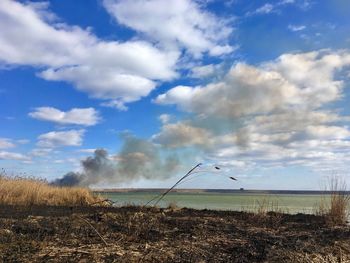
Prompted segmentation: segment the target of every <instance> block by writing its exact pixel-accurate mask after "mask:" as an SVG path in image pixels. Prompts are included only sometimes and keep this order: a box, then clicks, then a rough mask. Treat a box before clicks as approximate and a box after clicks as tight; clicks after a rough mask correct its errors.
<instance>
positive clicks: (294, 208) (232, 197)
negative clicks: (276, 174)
mask: <svg viewBox="0 0 350 263" xmlns="http://www.w3.org/2000/svg"><path fill="white" fill-rule="evenodd" d="M158 194H159V192H127V193H115V192H110V193H102V195H103V196H104V197H106V198H108V199H110V200H112V201H114V202H116V205H118V206H123V205H145V204H146V203H147V202H148V201H149V200H151V199H152V198H153V197H155V196H156V195H158ZM322 199H324V196H322V195H318V194H265V193H261V194H260V193H254V194H252V193H205V192H204V193H169V194H168V195H166V197H165V198H164V199H163V200H162V201H161V202H160V203H159V204H158V205H159V206H160V207H167V206H168V205H169V204H170V203H175V204H176V205H177V206H178V207H188V208H195V209H212V210H235V211H256V210H257V209H259V207H261V206H264V207H266V206H267V207H268V210H274V211H281V212H286V213H292V214H294V213H314V212H315V211H317V208H318V205H319V204H320V202H321V201H322Z"/></svg>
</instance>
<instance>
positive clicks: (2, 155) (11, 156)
mask: <svg viewBox="0 0 350 263" xmlns="http://www.w3.org/2000/svg"><path fill="white" fill-rule="evenodd" d="M0 160H16V161H29V160H30V158H29V157H28V156H25V155H23V154H21V153H14V152H6V151H0Z"/></svg>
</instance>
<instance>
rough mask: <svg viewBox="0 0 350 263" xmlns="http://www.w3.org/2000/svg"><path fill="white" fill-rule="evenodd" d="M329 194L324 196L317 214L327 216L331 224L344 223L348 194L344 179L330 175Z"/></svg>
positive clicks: (349, 201)
mask: <svg viewBox="0 0 350 263" xmlns="http://www.w3.org/2000/svg"><path fill="white" fill-rule="evenodd" d="M326 190H328V191H330V196H326V195H325V196H324V197H323V199H322V200H321V202H320V205H319V209H318V211H317V214H319V215H322V216H324V217H326V218H327V222H328V224H329V225H331V226H337V225H345V224H346V223H347V220H348V218H349V204H350V194H349V192H348V191H347V185H346V182H345V180H343V179H341V178H339V177H336V176H332V177H331V178H330V179H329V182H328V189H326Z"/></svg>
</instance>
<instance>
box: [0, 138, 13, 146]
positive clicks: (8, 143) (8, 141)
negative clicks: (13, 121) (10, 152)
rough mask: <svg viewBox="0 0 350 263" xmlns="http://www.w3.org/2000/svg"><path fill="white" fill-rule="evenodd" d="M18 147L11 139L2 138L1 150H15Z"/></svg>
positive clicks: (0, 140)
mask: <svg viewBox="0 0 350 263" xmlns="http://www.w3.org/2000/svg"><path fill="white" fill-rule="evenodd" d="M15 146H16V145H15V144H14V143H13V142H12V140H11V139H8V138H0V149H8V148H13V147H15Z"/></svg>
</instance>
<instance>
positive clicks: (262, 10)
mask: <svg viewBox="0 0 350 263" xmlns="http://www.w3.org/2000/svg"><path fill="white" fill-rule="evenodd" d="M273 9H274V6H273V5H271V4H264V5H263V6H261V7H259V8H258V9H256V10H255V13H256V14H268V13H271V12H272V11H273Z"/></svg>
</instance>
